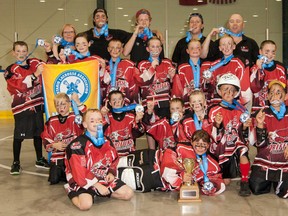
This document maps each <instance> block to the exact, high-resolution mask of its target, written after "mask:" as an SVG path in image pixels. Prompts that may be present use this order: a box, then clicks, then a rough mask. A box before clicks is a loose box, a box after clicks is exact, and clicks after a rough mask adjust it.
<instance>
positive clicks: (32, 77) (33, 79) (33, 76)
mask: <svg viewBox="0 0 288 216" xmlns="http://www.w3.org/2000/svg"><path fill="white" fill-rule="evenodd" d="M31 79H32V81H35V80H36V79H37V77H36V76H35V74H34V73H32V76H31Z"/></svg>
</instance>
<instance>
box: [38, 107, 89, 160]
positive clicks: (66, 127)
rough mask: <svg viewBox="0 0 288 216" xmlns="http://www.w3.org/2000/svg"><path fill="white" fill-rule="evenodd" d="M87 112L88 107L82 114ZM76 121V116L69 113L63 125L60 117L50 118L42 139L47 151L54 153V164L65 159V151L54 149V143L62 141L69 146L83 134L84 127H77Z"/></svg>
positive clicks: (52, 157) (52, 158)
mask: <svg viewBox="0 0 288 216" xmlns="http://www.w3.org/2000/svg"><path fill="white" fill-rule="evenodd" d="M85 110H86V107H85V109H83V110H81V112H84V111H85ZM62 118H63V117H62ZM74 120H75V114H74V113H69V115H68V116H67V118H66V120H65V121H64V122H63V123H61V122H60V120H59V116H58V115H57V116H52V117H50V118H49V120H48V121H47V122H46V123H45V126H44V131H43V132H42V134H41V138H42V140H43V145H44V147H45V149H46V151H47V152H52V156H51V161H52V162H56V161H57V160H59V159H64V158H65V151H59V150H57V149H54V148H53V147H52V144H53V143H54V142H59V141H62V142H64V143H65V144H67V145H68V144H69V143H70V142H71V141H72V140H74V139H75V138H76V137H77V136H80V135H81V134H82V133H83V127H82V125H77V124H76V123H75V121H74Z"/></svg>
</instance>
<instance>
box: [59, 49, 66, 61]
mask: <svg viewBox="0 0 288 216" xmlns="http://www.w3.org/2000/svg"><path fill="white" fill-rule="evenodd" d="M59 58H60V60H61V62H62V63H63V64H65V63H66V55H65V54H64V49H61V50H60V52H59Z"/></svg>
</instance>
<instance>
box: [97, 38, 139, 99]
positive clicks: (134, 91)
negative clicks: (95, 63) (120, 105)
mask: <svg viewBox="0 0 288 216" xmlns="http://www.w3.org/2000/svg"><path fill="white" fill-rule="evenodd" d="M107 49H108V52H109V54H110V56H111V58H110V60H109V64H108V66H107V67H106V69H107V72H108V73H109V75H110V79H106V80H103V82H102V86H103V89H104V90H103V91H104V95H105V98H106V99H107V96H108V94H109V92H110V91H111V89H114V90H115V89H117V90H120V91H121V92H122V93H123V94H124V95H125V103H126V104H130V103H134V102H138V100H139V99H138V93H139V92H138V86H137V84H136V82H135V79H134V76H135V74H137V72H136V71H137V70H138V69H137V68H136V67H135V64H134V62H132V61H130V60H128V59H121V58H120V55H121V53H122V51H123V45H122V43H121V41H120V40H118V39H112V40H110V41H109V44H108V48H107Z"/></svg>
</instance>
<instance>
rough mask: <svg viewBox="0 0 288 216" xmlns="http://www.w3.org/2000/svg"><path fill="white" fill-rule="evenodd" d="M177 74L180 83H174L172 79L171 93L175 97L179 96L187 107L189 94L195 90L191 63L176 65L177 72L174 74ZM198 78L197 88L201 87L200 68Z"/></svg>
mask: <svg viewBox="0 0 288 216" xmlns="http://www.w3.org/2000/svg"><path fill="white" fill-rule="evenodd" d="M177 76H178V77H179V81H180V83H179V84H180V85H179V84H178V85H174V80H173V94H175V96H176V97H179V98H181V99H182V100H183V101H184V104H185V108H188V107H189V95H190V94H191V92H192V91H193V90H195V84H194V74H193V70H192V67H191V65H190V64H188V63H184V64H181V65H180V66H179V67H178V74H176V77H177ZM178 77H177V78H178ZM177 78H176V79H177ZM199 78H200V80H199V88H201V89H202V87H203V86H202V85H203V79H202V71H201V70H200V75H199ZM175 88H176V89H175ZM174 92H177V93H174Z"/></svg>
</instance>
